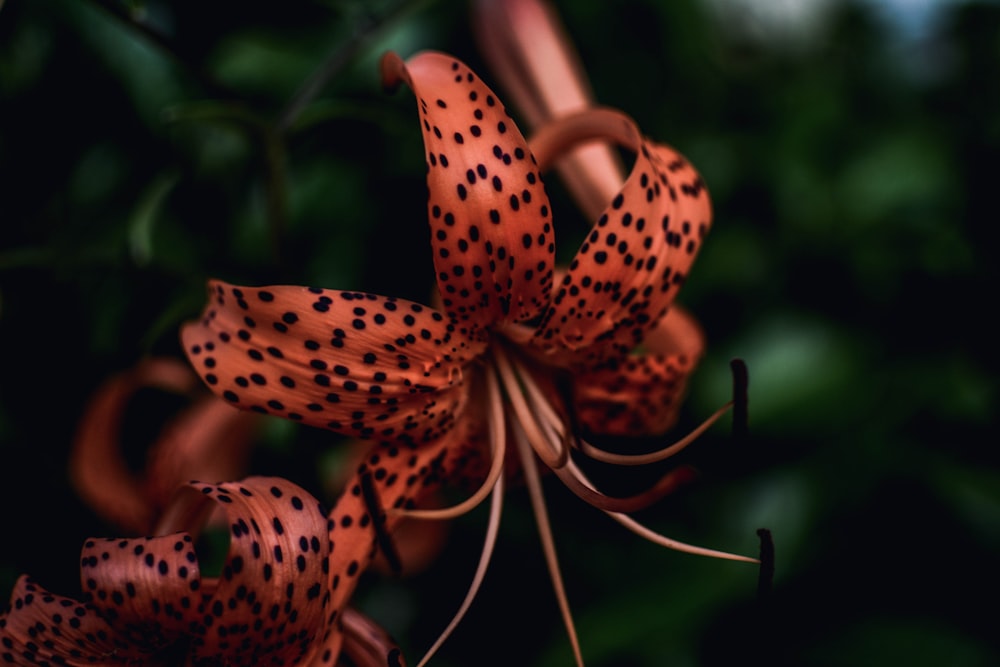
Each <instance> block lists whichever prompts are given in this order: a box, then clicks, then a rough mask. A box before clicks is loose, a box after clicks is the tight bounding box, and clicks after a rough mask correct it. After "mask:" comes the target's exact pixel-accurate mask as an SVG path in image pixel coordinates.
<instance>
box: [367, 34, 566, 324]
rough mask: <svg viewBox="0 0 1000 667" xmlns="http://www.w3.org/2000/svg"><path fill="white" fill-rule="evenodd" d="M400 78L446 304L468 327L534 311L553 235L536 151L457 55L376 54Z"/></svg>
mask: <svg viewBox="0 0 1000 667" xmlns="http://www.w3.org/2000/svg"><path fill="white" fill-rule="evenodd" d="M382 73H383V81H385V83H386V84H387V86H395V85H397V84H398V83H400V82H406V83H407V84H408V85H409V86H410V88H412V89H413V92H414V94H415V95H416V97H417V102H418V106H419V109H420V120H421V126H422V129H423V136H424V146H425V148H426V150H427V162H428V173H427V185H428V189H429V190H430V199H429V202H428V210H429V212H430V225H431V240H432V243H433V246H434V267H435V270H436V271H437V280H438V287H439V288H440V291H441V296H442V300H443V302H444V306H445V310H446V311H447V312H448V314H449V315H450V316H452V317H454V318H455V319H456V320H457V321H458V322H459V323H460V325H461V326H462V327H467V328H468V330H469V332H470V334H472V335H476V336H482V335H484V332H483V330H484V329H485V328H486V327H489V326H492V325H495V324H499V323H503V322H507V321H511V322H517V321H525V320H531V319H533V318H535V317H537V316H538V315H539V314H541V312H542V309H543V308H544V307H545V305H546V304H547V303H548V298H549V293H550V291H551V287H552V268H553V258H554V253H555V244H554V240H555V236H554V232H553V229H552V224H551V223H552V219H551V212H550V210H549V200H548V196H547V195H546V194H545V190H544V188H543V186H542V181H541V179H540V177H539V174H538V167H537V166H536V164H535V159H534V157H532V155H531V153H530V151H529V150H528V145H527V142H526V141H525V140H524V137H523V136H522V135H521V132H520V131H519V130H518V128H517V126H516V125H515V124H514V121H513V120H512V119H511V118H510V117H509V116H508V115H507V112H506V110H505V108H504V107H503V105H502V104H501V103H500V101H499V100H498V99H497V98H496V96H495V95H494V94H493V92H492V91H491V90H490V89H489V88H488V87H486V85H485V84H484V83H483V82H482V81H480V80H479V78H478V77H477V76H476V75H475V74H473V72H472V71H471V70H470V69H469V68H468V67H467V66H466V65H465V64H463V63H461V62H459V61H458V60H456V59H455V58H453V57H451V56H448V55H445V54H442V53H434V52H423V53H419V54H417V55H415V56H413V57H412V58H410V59H409V60H407V61H406V62H405V63H404V62H403V61H402V60H401V59H400V58H399V56H397V55H396V54H394V53H387V54H386V55H385V56H384V57H383V59H382Z"/></svg>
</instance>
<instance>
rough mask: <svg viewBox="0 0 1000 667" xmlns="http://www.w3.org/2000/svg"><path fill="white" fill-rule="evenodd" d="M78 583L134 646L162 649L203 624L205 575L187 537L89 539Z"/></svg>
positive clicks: (186, 535)
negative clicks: (201, 609) (201, 607)
mask: <svg viewBox="0 0 1000 667" xmlns="http://www.w3.org/2000/svg"><path fill="white" fill-rule="evenodd" d="M80 579H81V584H82V586H83V591H84V594H85V595H86V596H87V598H88V600H89V602H90V603H91V604H93V605H94V607H95V608H96V609H97V610H98V612H99V613H100V614H101V616H102V617H104V618H105V619H107V620H108V622H109V623H111V625H112V626H113V627H114V628H115V629H116V630H118V631H119V632H120V633H121V634H122V636H123V637H126V638H127V639H128V641H129V642H130V643H132V644H135V645H139V646H146V647H148V648H150V649H152V650H156V651H159V650H163V649H164V648H165V647H167V646H169V645H170V644H172V643H173V642H175V641H176V640H177V639H178V638H180V637H181V636H183V635H185V634H187V632H188V629H189V628H188V626H189V624H191V623H196V622H198V621H199V620H200V616H201V614H196V613H195V608H196V607H197V606H198V605H199V604H200V603H201V593H200V592H199V590H200V588H201V573H200V570H199V567H198V557H197V556H196V555H195V552H194V542H193V540H192V539H191V536H190V535H188V534H187V533H178V534H174V535H165V536H162V537H142V538H133V539H117V538H105V539H94V538H91V539H89V540H87V541H86V542H85V543H84V546H83V553H82V555H81V558H80Z"/></svg>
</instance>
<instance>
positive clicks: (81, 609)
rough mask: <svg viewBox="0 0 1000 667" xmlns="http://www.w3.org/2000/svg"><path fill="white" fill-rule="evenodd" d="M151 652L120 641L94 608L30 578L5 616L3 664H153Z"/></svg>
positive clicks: (21, 582) (1, 618)
mask: <svg viewBox="0 0 1000 667" xmlns="http://www.w3.org/2000/svg"><path fill="white" fill-rule="evenodd" d="M150 653H151V652H150V651H140V650H138V649H136V648H135V647H134V646H133V645H131V644H129V643H128V642H127V641H124V640H123V639H122V638H121V637H119V636H118V635H117V633H115V631H114V630H113V629H112V628H111V626H109V625H108V623H107V622H106V621H105V620H104V619H103V618H101V616H100V615H99V614H98V613H97V611H96V610H95V609H94V608H93V607H92V606H90V605H86V604H80V603H79V602H77V601H76V600H73V599H70V598H66V597H62V596H60V595H54V594H52V593H49V592H48V591H47V590H45V589H44V588H42V587H41V586H39V585H38V584H36V583H35V582H34V581H32V580H31V578H30V577H28V576H26V575H24V576H21V577H20V578H19V579H18V580H17V583H16V584H15V585H14V590H13V592H12V593H11V596H10V607H9V608H8V610H7V611H6V612H4V613H3V614H2V615H0V663H3V664H13V665H46V664H49V665H55V664H60V665H94V664H99V665H115V664H121V665H124V664H148V662H147V661H149V662H153V661H152V660H150V658H151V657H152V656H151V655H150Z"/></svg>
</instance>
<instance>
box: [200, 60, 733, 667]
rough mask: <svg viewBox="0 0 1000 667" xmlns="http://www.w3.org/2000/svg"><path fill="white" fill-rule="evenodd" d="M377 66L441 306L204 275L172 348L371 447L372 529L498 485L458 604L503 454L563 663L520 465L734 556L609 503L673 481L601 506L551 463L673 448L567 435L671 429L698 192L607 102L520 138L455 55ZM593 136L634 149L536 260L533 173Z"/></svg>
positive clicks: (696, 338)
mask: <svg viewBox="0 0 1000 667" xmlns="http://www.w3.org/2000/svg"><path fill="white" fill-rule="evenodd" d="M382 65H383V80H384V81H385V83H386V84H387V85H389V86H394V85H396V84H398V83H400V82H406V83H407V84H409V86H410V87H411V88H412V89H413V91H414V93H415V95H416V98H417V101H418V108H419V112H420V122H421V126H422V129H423V137H424V144H425V148H426V151H427V153H426V155H427V164H428V170H429V171H428V176H427V181H428V186H429V190H430V199H429V203H428V210H429V213H430V225H431V235H432V244H433V253H434V266H435V270H436V273H437V285H438V289H439V292H440V303H441V306H440V308H435V307H429V306H425V305H421V304H418V303H414V302H410V301H406V300H402V299H395V298H391V297H385V296H379V295H375V294H368V293H363V292H349V291H340V290H331V289H322V288H316V287H295V286H269V287H239V286H234V285H229V284H226V283H223V282H220V281H212V282H211V283H210V284H209V298H210V301H209V303H208V305H207V307H206V309H205V312H204V314H203V316H202V317H201V319H200V320H199V321H197V322H192V323H189V324H187V325H185V326H184V328H183V329H182V332H181V338H182V342H183V346H184V349H185V352H186V353H187V354H188V355H189V357H190V359H191V361H192V363H193V364H194V366H195V368H196V370H197V371H198V372H199V373H200V374H201V375H202V377H203V378H204V379H205V381H206V383H207V384H208V385H209V386H210V387H211V388H212V390H213V391H215V392H216V393H217V394H219V395H220V396H222V397H223V398H225V399H226V400H228V401H230V402H231V403H232V404H233V405H235V406H238V407H240V408H243V409H247V410H253V411H255V412H259V413H262V414H271V415H277V416H280V417H284V418H287V419H292V420H295V421H298V422H301V423H305V424H310V425H312V426H318V427H322V428H327V429H330V430H333V431H335V432H338V433H342V434H345V435H349V436H355V437H360V438H368V439H373V440H376V441H377V444H376V445H375V446H374V447H373V448H372V450H371V455H370V457H369V459H368V461H367V462H366V463H365V464H364V465H363V466H362V470H361V471H360V472H359V475H369V476H370V481H369V484H371V485H372V488H373V493H374V494H375V495H377V496H378V498H379V499H380V501H379V502H380V503H384V505H383V506H385V507H386V508H387V516H386V519H385V523H384V524H382V523H381V522H379V525H384V526H385V528H386V529H387V530H388V531H390V532H391V530H392V528H393V526H394V525H395V522H396V521H398V520H399V519H400V518H402V517H405V516H411V517H422V518H447V517H452V516H455V515H457V514H460V513H461V512H464V511H467V510H468V509H470V508H471V507H473V506H475V505H476V504H477V503H479V502H480V501H482V500H483V499H485V498H486V497H487V496H488V495H489V494H490V492H491V491H494V490H495V491H498V492H497V493H494V497H493V511H492V512H491V519H490V526H489V529H488V534H487V541H486V542H487V546H486V548H485V550H484V557H483V561H482V562H481V564H480V569H479V571H478V572H477V574H476V583H475V584H474V585H473V591H471V592H470V597H469V598H467V599H466V602H465V603H464V604H463V611H464V609H465V608H466V607H467V605H468V602H469V601H470V600H471V595H472V594H473V593H474V591H475V588H476V586H477V585H478V582H479V581H480V580H481V578H482V573H483V571H484V569H485V563H486V562H487V560H488V555H489V553H490V551H491V548H492V544H493V541H494V540H495V537H496V526H497V523H498V521H499V516H500V502H501V501H500V499H501V497H502V494H501V493H499V490H500V488H501V486H502V484H503V475H502V472H503V470H504V467H505V465H504V464H505V462H509V463H511V465H513V466H517V467H519V468H520V469H521V470H522V471H523V474H524V478H525V481H526V482H527V485H528V488H529V492H530V494H531V497H532V503H533V507H534V510H535V513H536V516H537V518H538V522H539V527H540V532H541V534H542V540H543V546H544V547H545V550H546V557H547V562H548V563H549V567H550V571H551V574H552V577H553V582H554V585H555V587H556V590H557V595H558V597H559V600H560V605H561V608H562V610H563V615H564V619H565V621H566V624H567V627H568V628H569V631H570V634H571V640H572V643H573V647H574V651H575V652H576V655H577V661H578V662H582V660H581V658H580V655H579V649H578V647H577V642H576V638H575V633H574V631H573V626H572V622H571V620H570V617H569V611H568V606H567V604H566V601H565V596H564V595H563V593H562V584H561V579H560V577H559V574H558V567H557V565H556V558H555V548H554V545H553V542H552V538H551V534H550V531H549V528H548V519H547V514H546V511H545V505H544V500H543V499H542V497H541V487H540V482H539V473H538V471H537V467H536V462H535V459H536V456H537V458H539V459H541V461H542V462H543V463H544V464H545V466H546V467H547V468H548V469H550V470H552V471H553V472H554V473H555V474H556V475H557V476H558V477H559V478H560V479H561V480H562V481H563V482H564V483H565V484H566V485H567V486H568V487H569V488H570V489H571V490H573V491H574V492H575V493H577V494H578V495H580V496H581V497H582V498H584V499H585V500H586V501H587V502H589V503H591V504H593V505H595V506H597V507H599V508H601V509H603V510H604V511H606V512H608V513H609V514H610V515H611V516H612V517H613V518H615V519H616V520H617V521H619V522H621V523H623V524H624V525H626V526H627V527H629V528H631V529H632V530H634V531H636V532H638V533H640V534H642V535H644V536H646V537H648V538H650V539H653V540H654V541H656V542H658V543H661V544H665V545H668V546H671V547H674V548H680V549H684V550H686V551H690V552H695V553H703V554H709V555H715V556H722V557H728V558H734V559H740V560H747V561H751V560H753V559H749V558H744V557H741V556H731V555H728V554H721V553H719V552H714V551H710V550H707V549H701V548H698V547H691V546H687V545H681V544H679V543H676V542H673V541H671V540H668V539H667V538H664V537H662V536H659V535H656V534H654V533H652V532H651V531H648V530H647V529H645V528H643V527H642V526H639V525H638V524H636V523H635V522H634V521H633V520H632V519H630V518H629V517H628V516H626V515H625V514H624V512H629V511H634V510H636V509H639V508H641V507H644V506H646V505H648V504H649V503H650V502H652V501H653V500H655V499H656V498H658V497H660V496H662V495H663V494H664V493H666V492H668V491H669V490H670V489H672V488H674V486H675V485H676V483H677V481H678V476H676V475H668V476H667V477H666V478H664V479H663V480H662V481H661V482H660V483H658V484H657V485H655V486H654V487H653V488H652V489H650V490H648V491H646V492H644V493H640V494H638V495H636V496H633V497H630V498H611V497H608V496H606V495H603V494H601V493H600V492H599V491H597V490H596V489H595V488H594V487H593V485H592V484H591V483H590V482H589V480H588V479H587V478H586V477H585V476H584V474H583V473H582V472H581V471H580V469H579V468H578V467H577V465H576V464H575V462H574V461H573V458H572V456H571V455H570V454H571V450H577V451H580V452H582V453H583V454H585V455H589V456H592V457H594V458H598V459H600V460H604V461H610V462H613V463H619V464H642V463H647V462H652V461H657V460H661V459H663V458H666V457H667V456H669V455H670V454H672V453H674V452H675V451H677V450H678V449H679V448H681V447H683V446H685V445H686V444H688V443H689V442H690V441H691V440H692V439H693V436H692V437H689V438H685V439H684V440H682V441H681V442H679V443H677V444H676V445H674V446H671V447H668V448H665V449H663V450H661V451H659V452H655V453H652V454H648V455H640V456H627V455H620V454H615V453H611V452H605V451H603V450H599V449H597V448H596V447H594V446H593V445H591V444H590V443H588V442H587V441H586V440H585V438H584V436H585V435H586V434H588V433H591V434H601V435H651V434H660V433H663V432H664V431H665V430H666V429H667V428H669V427H670V426H671V425H672V424H673V422H674V421H675V418H676V414H677V409H678V403H679V399H680V397H681V395H682V393H683V390H684V386H685V382H686V379H687V376H688V374H689V372H690V371H691V369H692V368H693V365H694V363H695V361H696V359H697V357H698V356H699V355H700V353H701V347H702V337H701V334H700V331H699V329H698V327H697V325H696V324H695V323H694V322H693V321H692V320H691V319H690V318H689V317H687V316H685V315H684V314H683V313H680V312H679V311H674V310H671V308H670V306H671V304H672V303H673V300H674V297H675V295H676V293H677V291H678V290H679V288H680V285H681V284H682V283H683V282H684V279H685V278H686V276H687V273H688V270H689V269H690V266H691V264H692V262H693V260H694V257H695V255H696V254H697V251H698V248H699V247H700V245H701V241H702V239H703V238H704V236H705V233H706V232H707V230H708V227H709V224H710V221H711V209H710V204H709V199H708V193H707V192H706V190H705V187H704V185H703V183H702V181H701V179H700V177H699V176H698V174H697V173H696V172H695V170H694V169H693V168H692V167H691V166H690V165H689V164H688V163H687V162H686V161H685V160H684V158H683V157H681V156H680V155H679V154H678V153H676V152H675V151H674V150H673V149H671V148H669V147H667V146H664V145H661V144H657V143H654V142H652V141H650V140H648V139H646V138H645V137H643V136H642V135H641V134H640V132H639V130H638V129H637V127H636V126H635V124H634V123H633V122H632V121H631V119H629V118H628V117H626V116H624V115H623V114H621V113H618V112H614V111H609V110H603V109H602V110H589V111H584V112H581V113H579V114H575V115H571V116H567V117H565V118H563V119H560V120H559V121H557V122H554V123H552V124H550V125H548V126H547V127H546V128H545V129H543V130H542V131H541V132H540V133H539V135H538V136H537V137H535V139H534V141H533V144H532V147H533V149H534V151H532V150H531V149H529V147H528V144H527V142H526V141H525V139H524V137H523V136H522V135H521V133H520V131H519V130H518V128H517V126H516V125H515V123H514V121H513V120H512V119H511V118H510V117H509V116H508V115H507V113H506V111H505V109H504V107H503V104H502V103H501V102H500V100H499V99H498V98H497V97H496V95H495V94H494V93H493V92H492V91H491V90H490V89H489V88H488V87H487V86H486V85H485V84H484V83H483V82H482V81H481V80H480V79H479V78H478V77H477V76H476V75H475V74H474V73H473V72H472V71H471V70H470V69H469V68H468V67H467V66H466V65H464V64H463V63H461V62H459V61H458V60H456V59H455V58H453V57H451V56H448V55H445V54H441V53H435V52H424V53H420V54H418V55H416V56H414V57H412V58H410V59H409V60H408V61H406V62H405V63H404V62H403V61H402V60H401V59H400V58H399V57H398V56H396V55H395V54H392V53H390V54H387V55H386V56H385V57H384V58H383V61H382ZM596 139H599V140H603V141H611V142H615V143H618V144H620V145H621V146H623V147H625V148H626V149H628V150H631V151H633V152H634V153H635V155H636V157H635V164H634V166H633V169H632V173H631V174H630V175H629V177H628V178H627V180H626V181H625V183H624V185H623V186H622V187H621V190H620V191H619V192H618V193H617V194H616V195H615V196H614V197H613V198H612V200H611V201H610V203H608V204H607V207H606V209H605V211H604V212H603V213H602V215H601V216H600V217H599V219H598V220H597V222H596V224H595V225H594V227H593V229H592V231H591V233H590V235H589V236H588V237H587V239H586V241H585V242H584V243H583V244H582V246H581V247H580V248H579V250H578V251H577V253H576V256H575V258H574V259H573V260H572V261H571V263H570V264H569V266H568V267H567V268H565V269H560V270H557V269H556V266H555V233H554V230H553V227H552V213H551V211H550V209H549V201H548V198H547V196H546V193H545V189H544V187H543V185H542V177H541V173H542V171H544V170H545V169H547V168H548V167H549V166H550V165H551V164H552V162H553V161H554V160H555V159H556V158H557V157H558V156H559V155H561V154H562V153H564V152H565V151H567V150H569V149H571V148H572V147H574V146H576V145H577V144H579V143H582V142H588V141H593V140H596ZM724 410H725V408H723V409H722V410H720V411H719V412H718V413H716V415H715V416H714V417H713V419H714V418H715V417H717V416H718V415H721V414H722V413H723V412H724ZM711 421H712V419H710V420H709V422H707V423H706V424H705V425H703V427H701V428H699V430H698V432H700V431H701V430H702V429H703V428H707V426H708V424H709V423H711ZM693 435H697V433H695V434H693ZM510 443H513V447H508V445H509V444H510ZM509 450H512V451H511V453H510V455H509V456H508V451H509ZM463 478H472V479H476V480H481V486H480V488H479V489H478V490H477V491H476V492H475V493H473V494H472V496H471V497H470V498H469V499H468V500H467V501H465V502H463V503H461V504H460V505H458V506H456V507H454V508H447V509H428V508H424V507H422V506H421V503H422V501H424V499H425V496H426V491H427V490H428V489H433V488H437V487H439V486H440V485H442V484H444V483H447V482H449V481H452V480H458V479H463ZM361 487H362V485H361V484H360V483H358V484H356V485H355V486H354V496H355V499H354V500H353V501H352V500H351V494H346V495H345V496H344V500H342V501H341V502H355V503H356V505H357V506H358V508H359V511H364V512H366V513H367V514H371V513H372V510H371V505H372V503H371V502H369V503H368V504H367V509H365V507H363V506H362V505H361V504H360V503H358V501H357V497H360V496H361V495H363V494H362V491H363V490H364V489H363V488H361ZM346 514H349V513H342V515H346ZM354 521H355V524H356V523H357V521H358V518H357V517H355V518H354ZM369 530H371V529H369ZM460 615H461V612H460V614H459V616H460ZM456 620H457V619H456ZM453 626H454V623H453V624H452V626H450V627H449V630H450V628H451V627H453ZM446 634H447V631H446ZM432 651H433V649H432Z"/></svg>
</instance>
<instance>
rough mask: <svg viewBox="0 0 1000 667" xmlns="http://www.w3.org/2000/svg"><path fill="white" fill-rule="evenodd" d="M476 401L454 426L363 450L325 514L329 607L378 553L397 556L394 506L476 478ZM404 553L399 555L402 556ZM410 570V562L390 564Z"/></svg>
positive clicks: (480, 433)
mask: <svg viewBox="0 0 1000 667" xmlns="http://www.w3.org/2000/svg"><path fill="white" fill-rule="evenodd" d="M480 407H481V406H479V405H473V406H472V407H471V408H470V410H469V411H467V412H466V413H465V414H464V415H463V416H462V419H461V420H459V423H458V424H457V425H456V428H454V429H452V430H451V431H449V432H448V433H446V434H445V435H444V436H442V437H441V438H438V439H437V440H435V441H433V442H430V443H426V444H423V445H420V446H417V445H413V444H410V443H398V442H380V443H378V444H377V445H375V446H374V447H372V448H371V450H370V451H369V452H368V455H367V457H366V458H365V460H364V461H363V462H362V463H361V464H359V466H358V468H357V471H356V472H355V474H354V475H353V477H352V478H351V479H350V480H348V482H347V484H346V487H345V490H344V492H343V493H342V494H341V495H340V498H339V499H338V500H337V504H336V505H335V506H334V508H333V511H331V513H330V519H331V524H330V539H331V542H332V544H333V547H332V553H331V555H330V572H331V575H332V577H333V579H332V581H331V584H330V590H331V591H332V595H333V599H332V606H333V608H334V609H341V608H343V607H344V606H345V605H346V604H347V601H348V599H349V597H350V595H351V593H352V592H353V590H354V586H355V585H356V584H357V580H358V577H359V576H360V574H361V572H363V571H364V570H365V569H366V568H368V567H369V566H370V564H371V562H372V558H373V557H374V556H375V555H376V554H379V553H381V554H382V555H383V556H384V557H388V560H390V561H391V560H394V559H395V558H396V557H397V556H398V555H399V554H396V553H389V551H390V550H392V549H394V544H393V542H394V537H393V536H394V535H395V530H396V528H397V527H398V526H399V525H400V522H401V521H406V520H408V519H406V518H405V515H403V514H401V513H400V512H398V511H397V510H405V509H412V508H421V509H423V508H426V507H428V503H434V502H437V500H438V498H439V496H440V493H441V491H442V489H443V488H445V487H446V486H448V485H453V484H454V483H455V481H456V480H460V479H463V478H465V477H467V476H468V477H471V478H472V479H476V480H478V479H480V478H481V477H482V473H483V471H484V470H485V468H486V466H485V465H483V462H482V461H481V460H480V457H481V456H482V455H483V453H484V452H485V450H486V448H487V444H486V442H485V439H486V436H485V433H484V428H485V424H484V422H483V421H482V418H481V414H480V409H479V408H480ZM403 555H405V554H403ZM395 566H396V567H397V568H398V569H401V570H407V571H409V570H411V569H412V563H410V562H402V563H396V564H395Z"/></svg>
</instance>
